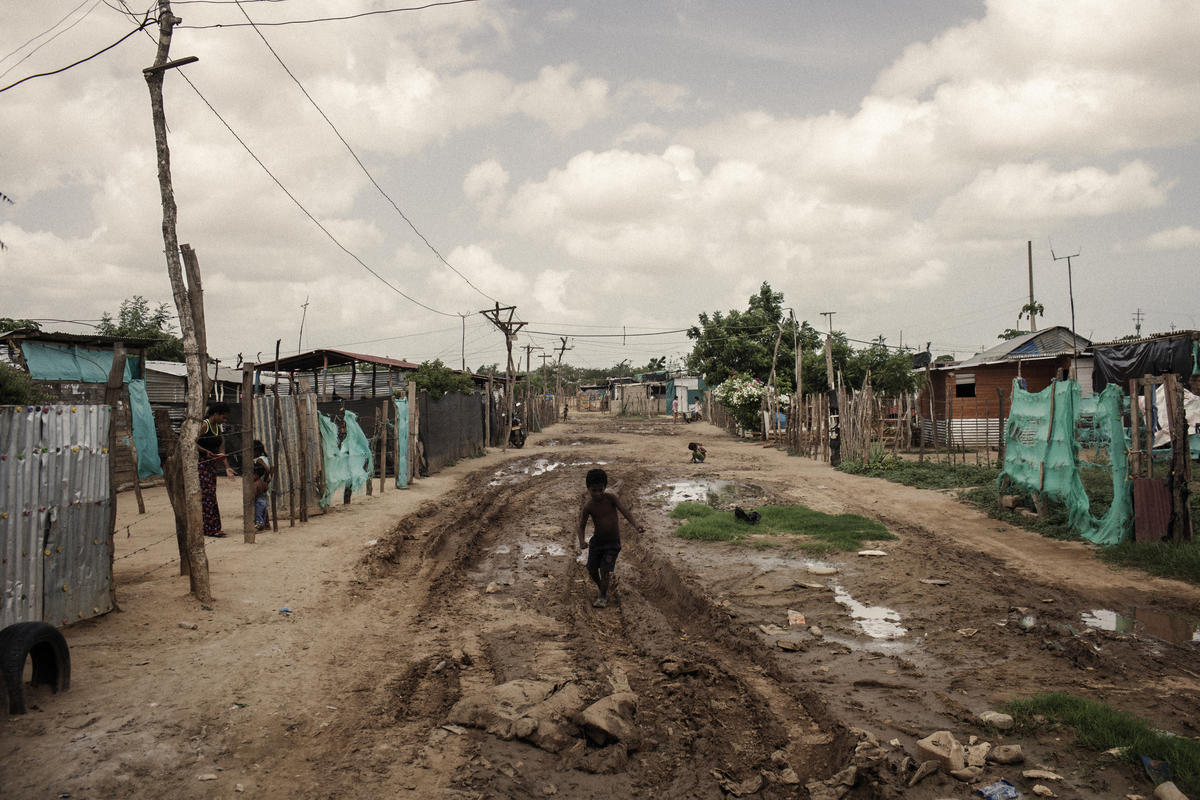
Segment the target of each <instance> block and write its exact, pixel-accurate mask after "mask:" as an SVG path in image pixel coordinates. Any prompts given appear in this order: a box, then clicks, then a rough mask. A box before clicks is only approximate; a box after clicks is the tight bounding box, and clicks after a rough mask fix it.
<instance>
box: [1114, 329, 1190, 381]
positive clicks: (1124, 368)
mask: <svg viewBox="0 0 1200 800" xmlns="http://www.w3.org/2000/svg"><path fill="white" fill-rule="evenodd" d="M1092 356H1093V362H1094V367H1093V369H1092V389H1094V390H1095V391H1096V392H1099V391H1100V390H1102V389H1103V388H1104V387H1105V386H1107V385H1108V384H1110V383H1117V384H1121V385H1122V386H1124V385H1127V384H1128V383H1129V381H1131V380H1133V379H1134V378H1140V377H1142V376H1144V375H1166V374H1167V373H1169V372H1174V373H1175V374H1176V375H1178V376H1180V378H1182V379H1183V380H1184V381H1187V380H1188V378H1190V377H1191V376H1192V375H1200V361H1198V358H1200V352H1198V345H1197V343H1196V342H1194V341H1193V340H1192V339H1191V338H1189V337H1185V336H1181V337H1179V338H1177V339H1151V340H1148V341H1143V342H1128V343H1125V344H1110V345H1102V346H1097V347H1094V348H1092Z"/></svg>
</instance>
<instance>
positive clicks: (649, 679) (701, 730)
mask: <svg viewBox="0 0 1200 800" xmlns="http://www.w3.org/2000/svg"><path fill="white" fill-rule="evenodd" d="M574 455H575V463H574V464H571V465H563V466H562V467H560V468H558V469H555V470H554V471H553V472H552V473H548V474H542V475H536V476H529V477H520V478H519V479H517V480H514V481H512V482H501V483H500V485H489V484H490V483H494V482H495V480H496V479H495V477H494V475H493V474H492V473H490V472H487V471H481V472H477V473H475V474H473V475H471V476H469V477H468V478H467V479H465V480H464V483H463V486H462V488H461V489H460V490H459V491H458V492H456V493H455V495H454V496H453V497H451V498H448V499H446V500H443V501H441V502H440V503H437V504H436V505H431V506H429V507H425V508H422V509H421V510H420V511H418V513H417V514H415V515H412V516H411V517H409V518H406V519H405V520H403V521H402V522H401V523H400V524H399V525H398V526H397V528H396V531H395V533H394V534H393V536H392V537H391V538H390V539H389V540H388V541H387V542H383V543H381V544H380V546H379V547H377V549H376V551H375V552H374V553H372V554H371V556H370V557H369V559H368V561H369V566H370V568H371V571H372V572H373V573H375V575H376V576H377V577H378V578H379V580H380V581H381V582H382V584H383V587H386V586H387V585H389V584H392V583H395V582H400V583H403V584H406V585H407V597H405V598H404V599H403V600H400V598H396V600H397V601H398V602H403V603H405V604H406V605H407V606H408V608H409V616H408V620H407V625H405V626H404V628H405V630H404V633H403V636H404V638H405V639H406V642H405V644H404V646H403V647H396V648H395V649H394V650H393V653H392V657H391V658H389V659H388V661H389V662H390V664H391V665H392V669H393V671H394V672H393V674H392V675H390V676H388V677H387V678H385V679H384V680H383V681H382V683H381V684H380V685H379V686H378V688H377V690H375V691H373V692H367V693H368V694H370V695H371V696H372V698H373V701H374V704H377V708H376V709H374V711H372V710H371V709H370V708H369V706H370V705H372V703H366V704H364V705H365V706H368V707H367V708H363V709H362V711H361V712H360V713H365V714H368V715H373V716H374V724H373V725H371V726H370V729H369V730H363V729H361V726H362V721H361V720H358V721H354V722H350V723H349V724H347V725H346V727H345V728H344V729H343V730H344V733H345V734H346V735H347V736H349V737H351V738H354V739H357V740H358V741H357V743H356V744H357V749H358V750H360V751H363V750H366V749H369V748H370V747H372V746H373V747H376V748H377V747H378V744H372V742H373V741H374V740H377V739H378V738H381V737H383V738H388V739H390V740H392V741H393V747H394V748H398V751H397V752H402V753H404V755H405V756H406V757H407V758H408V759H409V763H408V764H406V765H403V766H396V765H393V766H391V767H390V768H389V769H388V777H387V783H388V784H389V785H393V786H395V785H399V786H405V787H407V786H411V787H413V790H414V791H420V790H428V789H432V788H434V787H437V791H439V792H441V793H443V796H463V797H484V796H487V797H527V796H545V795H546V794H547V793H549V792H554V793H561V794H562V796H581V795H583V794H585V793H589V794H590V793H596V792H602V793H614V792H626V793H628V794H629V795H630V796H646V795H649V794H654V793H665V794H666V796H672V797H676V796H678V797H684V796H686V797H714V798H717V797H724V796H726V789H729V788H730V787H734V788H735V789H739V790H750V789H752V788H753V789H754V791H757V792H758V794H757V795H756V796H760V797H794V796H798V792H799V793H800V796H802V794H803V790H800V789H799V786H800V785H803V783H804V782H806V781H808V780H810V779H816V780H820V779H824V778H827V777H828V776H829V775H831V774H832V773H833V772H835V771H836V770H837V769H838V768H840V766H841V765H842V763H843V762H844V761H845V760H846V758H847V757H848V754H849V752H850V751H851V750H852V749H853V746H854V744H855V743H856V742H857V739H855V738H854V737H853V736H851V735H850V734H848V733H847V732H846V731H845V730H844V729H843V728H842V727H841V726H840V725H838V724H837V723H836V722H835V721H833V720H831V719H830V718H829V715H828V713H827V712H826V710H825V708H824V705H823V703H821V701H820V700H819V698H817V697H816V696H815V695H814V694H813V693H812V692H810V691H809V690H808V689H807V688H806V687H805V686H804V685H803V684H802V683H800V682H798V681H796V680H794V679H792V678H789V677H788V676H787V675H785V674H784V673H783V672H782V671H780V670H779V669H778V667H777V666H776V664H775V662H774V659H773V658H772V657H771V656H770V655H765V654H764V653H763V649H762V647H761V645H760V644H759V643H758V642H757V641H756V640H755V638H754V637H753V636H752V635H749V634H748V633H745V632H743V631H742V630H740V629H738V630H735V629H734V627H733V626H732V625H731V621H730V617H729V615H728V614H727V613H726V612H724V611H723V610H721V609H719V608H717V607H716V606H714V605H713V603H712V602H711V600H710V599H709V598H708V597H707V596H706V594H705V593H704V592H703V591H702V590H701V589H700V588H699V587H698V586H696V585H695V583H694V582H693V581H692V580H691V579H689V578H688V577H687V576H685V575H682V574H680V573H679V572H678V571H677V570H676V568H675V567H674V566H673V565H672V564H671V562H670V560H669V559H667V558H666V557H665V556H664V555H663V554H662V553H661V552H660V551H659V550H658V548H657V547H656V546H655V545H654V544H653V543H652V542H651V541H650V540H649V539H648V538H647V537H639V536H637V535H636V534H633V535H630V534H631V533H632V532H631V529H630V528H629V527H628V526H626V525H624V524H623V535H625V547H624V549H623V551H622V555H621V558H620V560H619V562H618V567H617V573H616V574H617V577H618V583H617V587H616V596H615V602H614V603H613V604H612V605H610V607H609V608H607V609H593V608H592V607H591V600H592V598H593V597H594V593H595V588H594V586H593V585H592V584H591V582H590V581H589V580H587V578H586V573H585V571H584V569H583V567H582V566H581V565H580V564H578V563H577V562H576V560H575V558H574V555H575V553H576V552H577V550H575V547H574V544H573V541H574V538H575V533H574V525H575V524H576V520H577V516H576V515H577V514H578V509H579V506H580V503H581V498H582V494H583V490H582V487H583V476H584V473H585V472H586V469H587V467H588V466H589V465H590V462H591V460H593V458H594V457H592V458H589V457H588V456H584V455H582V454H574ZM581 458H584V459H588V460H587V461H584V462H582V463H581V462H580V459H581ZM521 460H522V461H523V459H521ZM510 463H513V462H510ZM610 472H611V474H612V475H613V477H614V478H615V479H617V481H616V482H614V485H613V488H614V489H616V490H618V491H619V490H620V487H621V484H624V485H626V486H641V485H646V483H647V478H648V476H649V474H648V472H647V471H645V470H644V469H643V468H637V467H633V468H626V469H622V468H621V466H614V467H610ZM633 502H634V505H635V509H636V508H637V505H638V501H637V499H636V498H635V499H634V501H633ZM635 513H637V512H636V511H635ZM384 591H387V589H386V588H381V592H384ZM379 599H380V598H379V597H378V593H377V596H376V600H377V601H378V600H379ZM514 680H539V681H547V682H550V683H552V684H554V685H555V686H571V687H572V691H573V692H578V696H579V699H580V704H579V707H578V708H573V709H570V713H564V714H563V715H562V718H561V719H560V720H559V721H560V723H561V730H562V731H563V732H564V734H565V738H561V739H559V740H556V741H554V742H552V744H551V745H549V746H546V747H545V748H544V749H539V748H538V747H535V746H533V745H532V744H531V743H530V742H529V741H527V740H522V739H520V738H516V737H513V736H512V731H501V732H500V735H494V734H491V733H486V732H484V731H482V730H478V729H471V730H468V731H466V732H463V731H462V729H461V728H458V729H457V731H458V732H459V733H457V734H456V733H454V732H448V731H447V730H446V729H443V728H442V727H441V726H442V725H443V724H445V723H446V721H447V715H448V713H449V711H450V709H451V708H452V707H453V706H454V704H455V703H456V702H458V701H459V700H461V699H462V698H463V697H467V696H474V695H475V694H477V693H479V692H486V691H489V690H491V689H493V688H494V687H496V686H497V685H500V684H504V683H506V682H508V681H514ZM618 691H626V692H632V693H633V694H635V695H636V696H637V712H636V715H635V720H636V731H637V733H636V736H635V737H633V738H632V740H631V741H621V742H615V743H613V742H611V741H609V742H607V743H606V744H605V746H598V745H596V744H594V743H593V742H590V741H589V739H588V737H587V736H586V735H585V733H584V731H583V730H582V729H581V728H580V726H579V724H578V722H579V717H578V714H577V712H578V711H579V710H581V709H582V707H583V706H585V705H587V704H589V703H591V702H593V701H596V700H599V699H601V698H604V697H606V696H608V695H610V694H612V693H614V692H618ZM355 726H358V727H359V728H360V730H357V731H355V730H354V728H355ZM451 727H452V729H453V726H451ZM534 738H537V737H536V736H535V737H534ZM356 760H359V759H354V758H352V759H350V761H351V762H354V761H356ZM344 766H348V765H344ZM764 776H765V780H764ZM785 781H786V782H785ZM743 782H745V783H743Z"/></svg>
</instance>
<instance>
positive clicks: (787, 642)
mask: <svg viewBox="0 0 1200 800" xmlns="http://www.w3.org/2000/svg"><path fill="white" fill-rule="evenodd" d="M775 646H776V647H778V648H779V649H780V650H786V651H788V652H789V653H794V652H796V651H798V650H803V649H804V643H803V642H798V641H796V640H795V639H778V640H776V642H775Z"/></svg>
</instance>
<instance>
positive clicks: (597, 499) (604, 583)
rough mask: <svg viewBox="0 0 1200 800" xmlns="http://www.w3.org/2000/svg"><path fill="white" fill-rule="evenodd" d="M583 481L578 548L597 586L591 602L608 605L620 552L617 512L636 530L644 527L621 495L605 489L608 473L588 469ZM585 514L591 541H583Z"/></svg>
mask: <svg viewBox="0 0 1200 800" xmlns="http://www.w3.org/2000/svg"><path fill="white" fill-rule="evenodd" d="M585 483H586V485H587V490H588V497H587V500H585V501H584V504H583V510H582V511H580V513H579V549H580V550H582V549H583V548H585V547H586V548H587V550H588V560H587V571H588V575H590V576H591V578H592V580H593V581H595V583H596V586H597V587H598V588H599V589H600V596H599V597H597V598H596V599H595V601H593V602H592V605H593V606H595V607H596V608H604V607H605V606H607V605H608V587H609V583H610V581H611V580H612V573H613V569H614V568H615V567H616V565H617V555H618V554H619V553H620V552H621V530H620V520H619V519H618V518H617V512H618V511H620V512H621V514H622V515H624V517H625V519H627V520H629V524H630V525H632V526H633V527H634V528H636V529H637V531H638V533H642V532H644V531H645V530H646V529H645V527H643V526H642V524H641V523H639V522H638V521H637V520H635V519H634V518H633V514H632V513H630V511H629V508H628V507H627V506H626V505H625V503H623V502H622V501H621V498H619V497H617V496H616V495H615V494H612V493H610V492H608V491H606V490H607V488H608V474H607V473H605V471H604V470H602V469H593V470H588V474H587V478H586V480H585ZM588 517H591V518H592V538H591V541H589V542H585V541H584V538H583V535H584V532H585V531H586V530H587V521H588Z"/></svg>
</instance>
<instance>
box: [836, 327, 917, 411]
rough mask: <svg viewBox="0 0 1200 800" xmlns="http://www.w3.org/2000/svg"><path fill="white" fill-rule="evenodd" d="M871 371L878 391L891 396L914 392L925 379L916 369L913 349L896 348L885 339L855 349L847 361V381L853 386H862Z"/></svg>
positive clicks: (872, 384)
mask: <svg viewBox="0 0 1200 800" xmlns="http://www.w3.org/2000/svg"><path fill="white" fill-rule="evenodd" d="M868 373H870V375H871V386H872V388H873V389H874V390H875V393H876V394H883V395H887V396H889V397H894V396H896V395H899V394H900V393H901V392H911V391H913V390H915V389H916V387H917V384H918V382H919V381H921V380H924V377H923V376H918V375H917V373H915V372H914V371H913V368H912V352H911V351H909V350H895V349H893V348H890V347H888V346H887V345H886V344H885V343H884V342H883V341H882V340H881V341H879V342H877V343H875V344H872V345H871V346H869V347H866V348H864V349H862V350H859V351H857V352H855V353H854V354H853V355H852V356H850V358H849V359H848V360H847V362H846V372H845V380H846V382H847V383H849V384H850V385H851V386H853V387H855V388H857V387H859V386H862V385H863V381H864V380H866V377H867V374H868Z"/></svg>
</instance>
